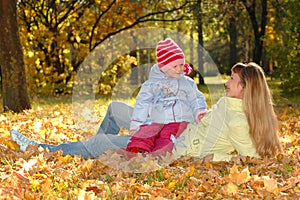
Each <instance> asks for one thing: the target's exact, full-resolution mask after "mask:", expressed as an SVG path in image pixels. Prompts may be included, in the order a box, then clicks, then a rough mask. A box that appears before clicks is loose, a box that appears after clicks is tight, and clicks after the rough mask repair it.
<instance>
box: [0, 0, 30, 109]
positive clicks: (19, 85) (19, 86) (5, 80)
mask: <svg viewBox="0 0 300 200" xmlns="http://www.w3.org/2000/svg"><path fill="white" fill-rule="evenodd" d="M0 19H1V20H0V29H1V32H0V63H1V73H2V92H3V107H4V110H5V111H7V110H12V111H14V112H21V111H23V110H25V109H29V108H31V105H30V100H29V95H28V89H27V82H26V72H25V62H24V55H23V51H22V47H21V43H20V35H19V27H18V21H17V0H9V1H7V0H0Z"/></svg>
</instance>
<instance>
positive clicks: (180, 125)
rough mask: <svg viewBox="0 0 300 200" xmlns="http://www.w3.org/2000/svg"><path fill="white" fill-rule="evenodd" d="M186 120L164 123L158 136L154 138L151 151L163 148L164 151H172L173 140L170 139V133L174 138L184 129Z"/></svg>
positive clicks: (186, 123)
mask: <svg viewBox="0 0 300 200" xmlns="http://www.w3.org/2000/svg"><path fill="white" fill-rule="evenodd" d="M187 125H188V122H174V123H169V124H165V126H164V128H163V129H162V130H161V132H160V133H159V137H158V138H157V139H156V140H155V143H154V148H153V150H152V151H153V152H154V151H157V150H160V149H161V150H164V151H165V152H172V149H173V146H174V145H173V142H172V141H171V139H170V137H171V135H174V136H175V138H177V137H179V135H180V134H181V133H182V132H183V131H184V129H186V127H187Z"/></svg>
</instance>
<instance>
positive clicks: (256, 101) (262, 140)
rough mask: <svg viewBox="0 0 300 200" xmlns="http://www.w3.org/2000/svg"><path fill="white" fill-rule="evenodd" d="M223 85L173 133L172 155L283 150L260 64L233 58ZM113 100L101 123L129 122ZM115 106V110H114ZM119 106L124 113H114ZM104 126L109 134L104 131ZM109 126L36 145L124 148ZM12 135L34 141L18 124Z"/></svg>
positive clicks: (225, 156) (89, 153) (89, 151)
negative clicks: (213, 100) (79, 138)
mask: <svg viewBox="0 0 300 200" xmlns="http://www.w3.org/2000/svg"><path fill="white" fill-rule="evenodd" d="M225 86H226V95H225V97H222V98H221V99H220V100H219V101H218V102H217V104H215V105H213V106H212V108H211V109H210V110H209V112H208V113H207V114H206V115H205V116H204V117H203V118H202V120H201V121H200V122H199V123H198V124H196V123H190V124H189V125H188V126H187V128H186V129H185V131H183V133H182V134H181V136H180V137H179V138H177V139H176V138H171V139H172V141H173V143H174V148H173V151H172V153H173V154H174V156H175V157H180V156H187V155H188V156H196V157H200V158H203V157H205V156H208V155H212V157H213V158H212V159H213V160H215V161H217V160H229V159H230V158H231V156H232V155H231V152H233V151H234V150H235V151H237V152H238V153H239V154H240V155H242V156H251V157H267V156H268V157H269V156H270V157H272V156H275V155H277V154H278V153H279V152H281V144H280V140H279V135H278V123H277V119H276V115H275V113H274V110H273V102H272V95H271V92H270V90H269V87H268V85H267V82H266V78H265V75H264V73H263V70H262V68H261V67H260V66H258V65H257V64H255V63H253V62H251V63H248V64H243V63H237V64H236V65H234V66H233V68H232V75H231V78H230V80H228V81H227V82H226V84H225ZM115 104H116V105H117V106H116V107H118V108H116V109H112V106H111V107H109V111H108V115H107V117H105V120H106V122H105V123H107V124H110V123H111V122H113V123H111V124H115V125H117V126H118V125H121V124H123V125H124V124H125V127H129V124H130V122H128V123H126V120H128V119H130V117H129V118H127V117H128V116H130V115H131V112H132V108H130V107H129V106H127V105H126V104H121V103H115ZM119 109H120V110H119ZM114 111H115V113H116V115H112V112H114ZM122 111H123V112H124V113H123V114H122V115H123V116H122V117H124V118H120V117H118V118H114V116H119V113H120V112H122ZM258 111H259V112H258ZM127 114H128V116H125V115H127ZM104 128H105V127H104ZM103 131H105V133H112V134H103ZM110 131H111V129H110V128H109V126H106V129H102V128H101V127H100V129H99V131H98V134H97V135H96V136H94V137H92V138H90V139H89V140H86V141H83V142H73V143H67V144H60V145H58V146H55V145H47V144H39V146H42V147H44V148H49V150H50V151H57V150H60V149H61V150H63V152H64V153H65V154H72V155H82V156H84V157H97V156H99V155H100V154H102V153H104V152H105V151H106V150H109V149H120V148H126V145H127V143H128V141H129V139H130V137H129V136H118V135H116V133H115V132H110ZM11 137H12V139H13V140H14V141H16V142H17V143H18V144H19V145H20V146H21V147H22V148H21V150H26V147H27V146H28V144H37V143H36V142H35V141H32V140H30V139H28V138H26V137H25V136H23V135H22V134H21V133H19V132H18V131H16V130H12V131H11Z"/></svg>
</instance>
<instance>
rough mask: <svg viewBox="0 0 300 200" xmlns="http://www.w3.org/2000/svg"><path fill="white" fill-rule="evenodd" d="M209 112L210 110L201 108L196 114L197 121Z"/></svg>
mask: <svg viewBox="0 0 300 200" xmlns="http://www.w3.org/2000/svg"><path fill="white" fill-rule="evenodd" d="M207 112H208V110H201V111H200V112H199V113H198V114H197V115H196V118H195V121H196V122H197V123H199V122H200V120H201V119H202V118H203V117H204V115H205V114H206V113H207Z"/></svg>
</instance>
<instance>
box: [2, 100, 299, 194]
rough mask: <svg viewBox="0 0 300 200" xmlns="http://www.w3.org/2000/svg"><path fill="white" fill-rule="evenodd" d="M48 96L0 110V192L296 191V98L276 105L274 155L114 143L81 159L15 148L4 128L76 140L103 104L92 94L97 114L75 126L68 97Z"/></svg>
mask: <svg viewBox="0 0 300 200" xmlns="http://www.w3.org/2000/svg"><path fill="white" fill-rule="evenodd" d="M53 101H54V99H48V100H45V101H43V100H40V99H35V102H38V103H35V104H34V106H33V109H31V110H27V111H25V112H24V113H21V114H14V113H1V114H0V131H1V135H0V144H1V146H0V157H1V163H0V196H1V199H58V198H61V199H196V198H198V199H275V198H276V199H300V166H299V165H300V133H299V132H300V131H299V127H300V123H299V120H300V115H299V114H300V108H299V104H298V103H290V102H288V101H285V102H281V103H279V104H278V105H277V106H276V112H277V114H278V118H279V122H280V134H281V137H282V144H283V147H284V154H282V155H279V156H278V157H277V158H274V159H253V158H246V159H245V160H243V159H237V160H236V161H235V162H203V161H201V160H197V159H193V158H189V157H186V158H182V159H179V160H172V157H171V156H170V155H167V156H165V157H153V156H142V155H138V156H137V157H133V158H131V159H128V158H127V157H126V156H124V155H123V154H122V153H119V152H115V151H108V152H107V153H106V154H104V155H102V156H100V157H99V158H98V159H84V158H82V157H80V156H69V155H66V156H64V155H62V153H61V152H56V153H49V152H47V150H44V149H38V148H37V147H33V146H30V147H29V150H28V151H27V152H26V153H21V152H20V151H19V146H18V145H17V144H16V143H14V142H13V141H11V139H10V136H9V131H10V130H11V129H12V128H13V127H14V128H17V129H19V130H20V131H21V132H22V133H24V135H26V136H28V137H29V138H32V139H35V140H36V141H39V142H45V143H52V144H59V143H62V142H67V141H77V140H84V139H86V138H89V137H90V136H92V135H93V134H94V133H95V131H96V130H95V129H96V127H97V126H98V124H99V123H100V121H101V120H102V118H103V116H104V114H105V112H106V108H107V105H108V102H98V105H99V106H97V108H96V111H95V112H96V116H98V118H97V119H94V118H93V119H92V118H91V119H92V120H90V122H89V124H90V128H86V129H85V130H80V129H79V128H78V127H76V126H75V125H74V124H75V123H74V118H73V117H71V116H73V115H72V103H71V102H70V101H65V100H64V101H63V102H64V103H59V102H60V101H59V100H57V103H55V102H54V103H51V104H50V103H49V102H53ZM122 134H126V131H123V132H122Z"/></svg>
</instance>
